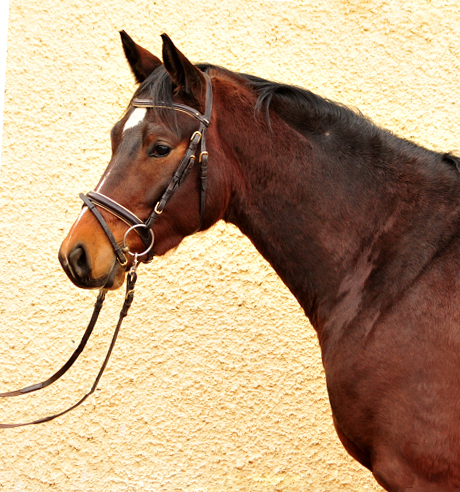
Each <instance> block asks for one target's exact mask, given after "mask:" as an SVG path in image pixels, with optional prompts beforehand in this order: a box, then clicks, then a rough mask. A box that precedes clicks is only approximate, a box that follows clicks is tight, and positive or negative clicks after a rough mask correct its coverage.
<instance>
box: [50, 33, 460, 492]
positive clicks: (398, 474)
mask: <svg viewBox="0 0 460 492" xmlns="http://www.w3.org/2000/svg"><path fill="white" fill-rule="evenodd" d="M121 37H122V44H123V48H124V52H125V55H126V57H127V60H128V62H129V65H130V67H131V70H132V72H133V74H134V76H135V79H136V81H137V83H138V84H139V86H138V88H137V90H136V92H135V94H134V98H133V99H132V101H131V104H130V106H129V108H128V110H127V111H126V113H125V115H124V116H123V117H122V119H121V120H120V121H118V123H116V124H115V126H114V127H113V129H112V132H111V141H112V152H113V153H112V158H111V160H110V163H109V165H108V167H107V169H106V171H105V172H104V174H103V176H102V178H101V180H100V182H99V184H98V185H97V187H96V188H95V191H94V192H92V194H91V193H90V194H88V195H87V196H84V197H83V198H84V200H85V204H86V205H87V206H84V207H83V209H82V211H81V213H80V215H79V217H78V218H77V220H76V222H75V223H74V225H73V226H72V228H71V230H70V231H69V233H68V235H67V237H66V238H65V240H64V242H63V244H62V246H61V249H60V252H59V259H60V262H61V264H62V266H63V268H64V270H65V271H66V273H67V275H68V276H69V277H70V279H71V280H72V282H73V283H74V284H75V285H77V286H79V287H82V288H104V289H117V288H118V287H120V286H121V285H122V284H123V282H124V277H125V275H126V272H127V271H128V269H129V268H130V267H131V265H132V263H133V261H134V262H137V261H147V260H148V259H150V258H151V256H152V255H151V254H150V252H149V254H147V250H145V248H146V244H148V242H149V241H153V238H154V251H155V254H156V255H163V254H165V253H166V252H167V251H169V250H171V249H172V248H175V247H176V246H178V244H179V243H180V242H181V241H182V239H183V238H184V237H185V236H188V235H191V234H193V233H195V232H196V231H198V230H200V231H204V230H206V229H208V228H209V227H211V226H212V225H213V224H215V223H216V222H217V221H218V220H225V221H227V222H230V223H232V224H235V225H236V226H237V227H238V228H239V229H240V230H241V231H242V232H243V233H244V234H245V235H246V236H248V238H249V239H250V240H251V241H252V243H253V244H254V245H255V247H256V248H257V250H258V251H259V252H260V253H261V254H262V256H263V257H264V258H266V259H267V260H268V261H269V263H270V264H271V265H272V267H273V268H274V269H275V271H276V272H277V274H278V275H279V276H280V277H281V279H282V280H283V281H284V283H285V284H286V285H287V286H288V288H289V289H290V290H291V292H292V293H293V295H294V296H295V297H296V299H297V301H298V302H299V303H300V305H301V306H302V308H303V309H304V311H305V314H306V316H307V317H308V318H309V320H310V322H311V324H312V325H313V327H314V328H315V330H316V332H317V334H318V338H319V343H320V346H321V351H322V361H323V365H324V369H325V373H326V381H327V389H328V393H329V399H330V404H331V408H332V414H333V420H334V425H335V428H336V430H337V434H338V436H339V438H340V440H341V442H342V443H343V445H344V447H345V449H346V450H347V451H348V453H349V454H350V455H351V456H352V457H353V458H355V459H356V460H357V461H358V462H359V463H361V464H362V465H363V466H365V467H367V468H368V469H369V470H371V472H372V473H373V475H374V477H375V479H376V480H377V482H378V483H379V484H380V485H381V486H382V487H383V488H385V489H386V490H387V491H393V492H397V491H403V490H414V491H424V492H425V491H451V490H460V312H459V305H460V276H459V267H458V265H459V264H460V173H459V168H460V159H457V158H456V157H455V156H453V155H451V154H450V153H444V154H443V153H436V152H433V151H430V150H427V149H424V148H422V147H420V146H418V145H416V144H414V143H412V142H410V141H407V140H404V139H402V138H399V137H397V136H395V135H394V134H392V133H391V132H389V131H386V130H384V129H382V128H379V127H377V126H376V125H374V124H373V123H372V122H371V121H370V120H369V119H366V118H365V117H363V116H362V115H361V114H358V113H357V112H356V111H353V110H351V109H348V108H347V107H345V106H343V105H339V104H336V103H334V102H332V101H329V100H326V99H324V98H321V97H319V96H317V95H315V94H313V93H312V92H310V91H308V90H304V89H301V88H297V87H293V86H290V85H284V84H280V83H274V82H270V81H267V80H263V79H261V78H258V77H255V76H252V75H247V74H242V73H235V72H232V71H229V70H227V69H224V68H222V67H218V66H214V65H210V64H200V65H193V64H192V63H191V62H190V61H189V60H188V59H187V58H186V57H185V56H184V55H183V54H182V53H181V52H180V51H179V50H178V49H177V48H176V47H175V45H174V44H173V43H172V41H171V39H170V38H169V37H168V36H167V35H165V34H164V35H162V38H163V53H162V59H163V61H161V60H160V59H159V58H157V57H156V56H154V55H153V54H151V53H150V52H149V51H147V50H146V49H144V48H142V47H141V46H139V45H137V44H136V43H135V42H134V41H133V40H132V39H131V38H130V37H129V36H128V35H127V34H126V33H125V32H124V31H122V32H121ZM211 105H212V109H211ZM205 136H206V142H205V141H204V138H205ZM200 139H201V141H200ZM206 146H207V147H206ZM198 151H200V154H199V156H198ZM208 152H209V153H208ZM192 154H193V155H192ZM195 154H197V155H196V156H195ZM208 158H209V159H208ZM184 159H185V160H184ZM195 160H196V161H197V162H196V165H193V163H194V162H195ZM184 162H185V164H184ZM208 164H209V167H208ZM179 168H180V172H179V171H178V169H179ZM171 183H172V184H171ZM165 190H166V191H165ZM168 190H169V191H170V193H169V195H168V197H167V200H166V199H165V194H166V193H167V192H168ZM89 208H92V209H93V211H94V210H96V212H97V213H98V214H99V215H100V217H102V222H101V220H100V219H98V218H97V217H96V216H95V215H94V213H91V210H90V209H89ZM130 217H131V219H132V220H131V219H130ZM146 223H147V224H148V225H145V224H146ZM101 224H104V227H101ZM133 224H134V225H135V224H139V225H140V227H139V229H141V231H139V230H136V231H134V232H138V234H135V233H134V232H131V230H132V229H133V228H134V227H133ZM106 229H108V231H109V232H107V230H106ZM108 234H109V235H108ZM127 234H128V235H127ZM110 235H111V236H112V237H110ZM145 236H148V237H147V241H146V237H145ZM121 245H124V247H122V246H121ZM115 250H117V251H115ZM144 250H145V251H144ZM126 253H130V254H126ZM120 258H121V259H120Z"/></svg>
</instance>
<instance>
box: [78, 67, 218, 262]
mask: <svg viewBox="0 0 460 492" xmlns="http://www.w3.org/2000/svg"><path fill="white" fill-rule="evenodd" d="M203 75H204V77H205V79H206V107H205V114H204V115H203V114H201V113H200V112H199V111H197V110H196V109H194V108H191V107H190V106H186V105H184V104H177V103H173V104H172V106H167V105H165V104H161V103H160V104H155V103H154V102H153V100H152V99H150V98H134V99H133V101H132V102H131V105H132V106H133V107H135V108H166V109H168V108H171V109H173V110H174V111H180V112H182V113H185V114H187V115H190V116H192V117H193V118H196V119H197V120H198V121H199V122H200V126H199V128H198V130H197V131H195V132H194V133H193V135H192V136H191V137H190V143H189V145H188V148H187V150H186V151H185V154H184V155H183V157H182V159H181V161H180V162H179V165H178V166H177V169H176V171H175V172H174V174H173V177H172V178H171V180H170V182H169V184H168V186H167V187H166V189H165V191H164V192H163V195H162V196H161V198H160V199H159V200H158V202H157V203H156V205H155V207H154V208H153V210H152V212H151V214H150V215H149V216H148V218H147V219H146V220H145V221H142V220H141V219H139V217H137V216H136V215H135V214H133V213H132V212H131V211H130V210H128V209H127V208H125V207H123V206H122V205H120V204H119V203H117V202H116V201H115V200H112V198H109V197H107V196H105V195H103V194H102V193H98V192H96V191H90V192H89V193H88V194H86V195H84V194H83V193H80V198H81V199H82V200H83V202H84V204H85V205H86V206H87V207H88V208H89V209H90V210H91V212H92V213H93V214H94V216H95V217H96V219H97V220H98V222H99V223H100V225H101V227H102V229H103V230H104V232H105V234H106V235H107V237H108V239H109V241H110V243H111V245H112V248H113V250H114V252H115V255H116V257H117V260H118V261H119V263H120V264H121V265H122V266H125V265H126V264H127V263H128V259H127V258H126V255H125V252H126V251H129V249H127V245H126V237H127V235H128V233H129V232H130V231H131V230H135V231H136V232H137V233H138V234H139V236H140V238H141V239H142V241H143V242H144V245H145V247H146V250H145V251H144V252H142V253H138V254H137V257H140V256H145V257H146V258H145V259H144V260H142V261H143V262H145V263H147V262H149V261H151V260H152V258H153V256H154V252H153V242H154V236H153V232H152V227H153V225H154V223H155V221H156V220H157V218H158V216H159V215H161V214H162V213H163V210H164V208H165V206H166V204H167V203H168V201H169V200H170V198H171V197H172V195H173V194H174V193H175V192H176V190H177V188H178V187H179V186H180V185H181V184H182V182H183V181H184V179H185V177H186V176H187V174H188V173H189V172H190V169H191V168H192V167H193V165H194V163H195V160H196V151H197V148H198V145H199V144H201V145H200V156H199V158H198V162H199V164H200V181H201V184H200V222H199V225H198V227H197V229H196V231H199V230H200V229H201V227H202V225H203V221H204V214H205V210H206V187H207V179H208V152H207V151H206V129H207V127H208V126H209V123H210V121H211V114H212V84H211V79H210V78H209V76H208V75H207V74H205V73H203ZM96 205H97V206H99V207H101V208H103V209H104V210H106V211H107V212H110V213H111V214H112V215H114V216H115V217H117V218H118V219H120V220H122V221H123V222H125V223H126V224H127V225H128V226H129V227H130V228H129V229H128V231H127V233H126V234H125V238H124V240H123V244H122V245H120V244H118V243H117V241H116V240H115V238H114V236H113V234H112V232H111V231H110V228H109V226H108V225H107V222H106V221H105V219H104V218H103V217H102V215H101V214H100V213H99V212H98V210H97V208H96Z"/></svg>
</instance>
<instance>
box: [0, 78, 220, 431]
mask: <svg viewBox="0 0 460 492" xmlns="http://www.w3.org/2000/svg"><path fill="white" fill-rule="evenodd" d="M203 75H204V77H205V80H206V106H205V114H204V115H203V114H201V113H200V112H199V111H197V110H196V109H194V108H192V107H190V106H186V105H184V104H177V103H173V104H172V106H170V105H166V104H162V103H158V104H156V103H154V102H153V100H152V99H150V98H134V99H133V100H132V102H131V106H133V107H135V108H165V109H172V110H174V111H179V112H182V113H185V114H187V115H190V116H192V117H194V118H195V119H197V120H198V121H199V122H200V126H199V128H198V130H197V131H195V132H194V133H193V135H192V136H191V137H190V143H189V145H188V148H187V150H186V151H185V154H184V156H183V157H182V159H181V161H180V162H179V165H178V166H177V168H176V171H175V172H174V174H173V177H172V178H171V180H170V182H169V184H168V186H167V187H166V189H165V191H164V192H163V194H162V196H161V198H160V199H159V200H158V202H157V203H156V205H155V207H154V209H153V210H152V212H151V214H150V215H149V217H148V218H147V219H146V220H145V221H142V220H141V219H139V218H138V217H137V216H136V215H135V214H134V213H132V212H131V211H130V210H128V209H127V208H125V207H123V206H122V205H120V204H119V203H117V202H116V201H114V200H112V199H111V198H109V197H107V196H105V195H103V194H102V193H98V192H95V191H90V192H89V193H87V194H86V195H84V194H83V193H80V195H79V196H80V198H81V199H82V200H83V203H84V205H83V206H87V207H88V208H89V210H90V211H91V212H92V213H93V214H94V216H95V218H96V219H97V220H98V222H99V224H100V225H101V227H102V229H103V230H104V232H105V234H106V236H107V237H108V239H109V241H110V244H111V245H112V248H113V251H114V253H115V256H116V258H117V261H118V262H119V263H120V265H122V266H126V265H127V264H128V258H127V256H126V253H128V254H129V255H131V256H133V263H132V266H131V268H130V270H129V272H128V275H127V279H126V294H125V300H124V303H123V307H122V309H121V311H120V315H119V318H118V323H117V325H116V328H115V331H114V334H113V337H112V341H111V343H110V346H109V348H108V350H107V353H106V356H105V359H104V361H103V363H102V365H101V368H100V369H99V372H98V374H97V376H96V378H95V380H94V383H93V385H92V387H91V389H90V391H89V392H88V393H86V394H85V395H84V396H83V397H82V398H81V399H80V400H78V401H77V403H75V404H74V405H72V406H71V407H69V408H67V409H66V410H63V411H61V412H58V413H55V414H53V415H49V416H47V417H42V418H40V419H38V420H34V421H30V422H24V423H12V424H2V423H0V429H9V428H14V427H23V426H26V425H32V424H40V423H42V422H49V421H50V420H54V419H55V418H57V417H60V416H61V415H64V414H66V413H68V412H70V411H71V410H73V409H74V408H76V407H78V406H79V405H81V404H82V403H83V402H84V401H85V400H86V399H87V398H88V397H89V396H90V395H91V394H93V393H94V392H95V391H96V388H97V385H98V383H99V381H100V379H101V377H102V374H103V372H104V370H105V368H106V366H107V363H108V361H109V358H110V355H111V353H112V350H113V348H114V346H115V342H116V339H117V336H118V333H119V331H120V328H121V324H122V322H123V319H124V318H125V317H126V316H127V314H128V310H129V308H130V307H131V304H132V302H133V299H134V287H135V284H136V280H137V272H136V270H137V267H138V264H139V258H140V257H143V256H145V258H144V259H141V260H140V261H141V262H142V263H148V262H150V261H151V260H152V259H153V257H154V252H153V244H154V234H153V231H152V227H153V225H154V223H155V221H156V219H157V218H158V216H159V215H161V214H162V213H163V210H164V208H165V206H166V204H167V203H168V201H169V200H170V198H171V197H172V195H173V194H174V193H175V192H176V190H177V189H178V188H179V186H180V185H181V184H182V182H183V180H184V179H185V177H186V176H187V174H188V173H189V172H190V170H191V168H192V167H193V165H194V163H195V161H196V150H197V148H198V145H199V144H200V143H201V145H200V156H199V158H198V161H199V163H200V223H199V225H198V228H197V229H196V231H199V230H200V229H201V227H202V226H203V221H204V214H205V209H206V188H207V171H208V152H207V151H206V129H207V128H208V126H209V123H210V121H211V114H212V85H211V79H210V78H209V76H208V75H207V74H206V73H203ZM97 207H100V208H102V209H104V210H106V211H107V212H109V213H111V214H112V215H114V216H115V217H117V218H118V219H120V220H122V221H123V222H125V224H127V225H128V226H129V229H128V230H127V231H126V233H125V235H124V237H123V243H122V244H121V245H120V244H119V243H118V242H117V241H116V239H115V237H114V236H113V234H112V231H111V230H110V227H109V226H108V224H107V222H106V221H105V219H104V217H103V216H102V214H101V213H100V212H99V210H98V209H97ZM133 230H134V231H135V232H136V233H138V235H139V236H140V238H141V239H142V241H143V243H144V245H145V247H146V249H145V251H143V252H142V253H132V252H131V251H130V250H129V247H128V246H127V243H126V239H127V236H128V234H129V233H130V232H131V231H133ZM106 292H107V290H106V289H104V288H102V289H100V291H99V294H98V296H97V300H96V303H95V305H94V310H93V314H92V316H91V319H90V321H89V324H88V326H87V328H86V330H85V333H84V334H83V337H82V339H81V341H80V343H79V345H78V347H77V348H76V349H75V351H74V352H73V354H72V355H71V357H70V358H69V360H68V361H67V362H66V363H65V364H64V365H63V366H62V367H61V368H60V369H59V370H58V371H57V372H56V373H54V374H53V375H52V376H51V377H49V378H48V379H46V380H45V381H42V382H40V383H37V384H33V385H30V386H26V387H25V388H22V389H19V390H15V391H8V392H5V393H0V398H7V397H13V396H20V395H24V394H27V393H32V392H34V391H38V390H40V389H43V388H46V387H47V386H49V385H51V384H52V383H54V382H55V381H57V380H58V379H59V378H60V377H61V376H63V375H64V374H65V373H66V372H67V371H68V370H69V369H70V367H71V366H72V365H73V364H74V362H75V361H76V360H77V359H78V357H79V355H80V354H81V353H82V352H83V349H84V348H85V346H86V343H87V341H88V340H89V338H90V336H91V333H92V331H93V328H94V326H95V325H96V322H97V319H98V317H99V313H100V311H101V309H102V305H103V303H104V300H105V295H106Z"/></svg>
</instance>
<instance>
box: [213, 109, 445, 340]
mask: <svg viewBox="0 0 460 492" xmlns="http://www.w3.org/2000/svg"><path fill="white" fill-rule="evenodd" d="M247 114H250V115H253V114H254V112H253V110H252V111H251V110H249V109H248V110H247ZM217 118H218V119H220V122H221V123H222V130H223V131H222V132H221V133H220V138H221V139H222V141H221V145H222V147H223V148H225V149H227V150H226V152H227V154H228V155H231V156H232V157H233V161H234V162H233V165H234V168H235V170H234V173H233V179H232V182H233V190H232V197H233V198H232V199H231V200H230V203H229V206H228V208H227V211H226V214H225V217H224V218H225V220H227V221H229V222H232V223H234V224H235V225H236V226H238V227H239V228H240V230H241V231H242V232H243V233H244V234H245V235H247V236H248V237H249V239H250V240H251V241H252V242H253V244H254V245H255V247H256V248H257V249H258V251H259V252H260V253H261V254H262V255H263V256H264V257H265V259H267V260H268V262H269V263H270V264H271V265H272V267H273V268H274V269H275V271H276V272H277V273H278V275H279V276H280V277H281V279H282V280H283V281H284V283H285V284H286V285H287V286H288V288H289V289H290V290H291V292H292V293H293V294H294V296H295V297H296V298H297V300H298V302H299V303H300V305H301V306H302V307H303V309H304V310H305V312H306V314H307V316H308V317H309V318H310V321H311V322H312V324H313V326H314V327H315V328H316V329H317V330H318V332H319V335H320V341H321V333H320V332H321V331H323V330H325V329H326V328H331V326H333V325H337V326H341V327H343V326H345V325H346V324H347V323H349V322H351V320H352V319H353V317H354V316H356V314H357V312H358V311H359V310H360V309H361V310H362V309H363V307H365V305H366V303H367V304H369V305H370V304H372V305H373V309H374V310H375V309H380V308H383V304H384V303H389V302H392V300H394V299H396V298H397V296H398V295H400V292H401V291H402V290H403V289H404V288H405V287H406V286H407V285H409V284H410V283H411V282H412V281H413V279H414V278H415V277H416V276H417V275H418V274H419V273H420V272H421V271H422V270H423V268H424V267H425V265H426V264H427V262H428V261H429V260H430V259H431V258H432V257H433V256H434V255H435V254H436V247H437V246H439V244H440V241H441V237H444V239H443V240H444V241H445V239H446V236H445V232H446V228H448V225H449V224H447V222H446V216H445V210H446V209H445V207H446V203H441V202H442V201H443V200H440V194H439V193H441V196H444V197H445V196H446V193H445V191H446V190H440V189H437V188H439V186H441V185H439V183H438V185H437V186H431V185H430V184H429V183H430V180H429V179H425V178H424V176H423V173H420V172H418V171H415V172H414V173H413V175H411V176H409V175H408V177H407V179H401V165H400V164H398V165H399V168H397V165H396V164H395V165H394V166H393V167H392V165H393V164H392V163H391V162H389V163H388V164H387V167H386V168H381V169H378V168H375V167H374V168H373V167H372V165H370V164H366V163H363V162H362V159H361V158H360V159H358V156H357V155H356V156H355V155H353V154H352V153H350V154H349V155H348V156H345V157H344V158H343V159H342V160H338V159H337V158H332V157H331V155H330V153H328V151H327V150H324V139H322V138H319V139H318V138H316V137H313V138H306V137H305V136H302V135H300V134H299V133H297V132H296V131H295V130H293V129H292V128H291V127H290V126H288V125H287V124H286V123H285V122H284V121H282V120H280V119H279V118H277V117H276V115H272V117H271V129H270V128H269V126H268V124H267V121H266V119H265V118H264V116H263V115H260V116H259V117H256V118H255V119H252V118H242V117H241V115H240V116H239V117H238V115H237V114H236V113H234V112H233V113H232V110H231V107H230V108H227V110H223V111H222V112H221V114H220V115H218V116H217ZM245 125H246V127H245ZM217 126H219V123H217ZM324 138H325V137H324ZM414 147H415V146H414ZM387 150H388V149H387ZM412 150H413V149H412ZM423 152H425V153H426V154H427V155H428V152H427V151H424V150H423V149H420V161H423V159H424V158H426V159H433V155H434V154H433V155H430V156H428V157H427V155H423V156H422V154H423ZM400 153H401V155H398V152H396V151H395V149H391V152H389V154H394V155H393V157H392V159H393V160H394V161H395V162H401V160H402V161H404V159H409V158H408V157H407V156H405V155H404V152H402V151H401V152H400ZM410 160H411V161H412V162H411V166H409V167H410V169H417V163H415V164H414V156H413V155H411V157H410ZM415 160H416V159H415ZM421 164H422V163H421ZM411 172H412V171H410V172H409V174H411ZM441 182H442V179H441ZM430 186H431V187H430ZM441 187H442V186H441ZM443 191H444V194H443V195H442V192H443ZM422 195H423V197H422ZM421 197H422V198H421ZM444 201H445V200H444ZM447 201H448V200H447ZM414 209H415V210H414ZM428 217H431V218H436V221H438V227H437V228H431V229H429V228H428V229H427V227H426V222H427V218H428ZM452 222H453V216H452V215H451V216H450V222H449V223H450V224H452ZM443 223H446V227H443V226H442V224H443ZM443 234H444V236H443ZM324 336H325V335H324Z"/></svg>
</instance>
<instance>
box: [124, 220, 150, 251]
mask: <svg viewBox="0 0 460 492" xmlns="http://www.w3.org/2000/svg"><path fill="white" fill-rule="evenodd" d="M138 227H144V228H145V229H147V230H148V231H149V233H150V237H151V240H150V244H149V246H148V247H147V249H146V250H145V251H143V252H142V253H131V251H130V250H129V246H128V245H127V244H126V238H127V237H128V234H129V233H130V232H131V231H133V230H134V229H137V228H138ZM154 242H155V235H154V234H153V231H152V229H150V228H149V227H147V226H146V225H145V224H135V225H133V226H131V227H130V228H129V229H128V230H127V231H126V232H125V235H124V236H123V248H127V251H128V254H129V255H131V256H136V255H137V256H143V255H146V254H147V253H149V252H150V250H151V249H152V248H153V243H154Z"/></svg>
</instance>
